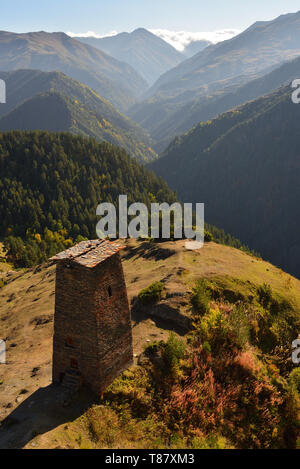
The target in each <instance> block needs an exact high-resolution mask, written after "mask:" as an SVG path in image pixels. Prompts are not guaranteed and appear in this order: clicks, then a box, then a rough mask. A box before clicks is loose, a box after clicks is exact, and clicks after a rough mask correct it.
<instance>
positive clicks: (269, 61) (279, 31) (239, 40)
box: [147, 12, 300, 96]
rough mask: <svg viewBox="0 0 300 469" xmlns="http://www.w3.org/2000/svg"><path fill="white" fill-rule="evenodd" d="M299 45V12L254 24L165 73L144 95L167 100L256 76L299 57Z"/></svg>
mask: <svg viewBox="0 0 300 469" xmlns="http://www.w3.org/2000/svg"><path fill="white" fill-rule="evenodd" d="M299 41H300V12H297V13H294V14H288V15H282V16H280V17H278V18H276V19H275V20H273V21H266V22H260V23H256V24H254V25H252V26H251V27H250V28H248V29H247V30H246V31H244V32H242V33H241V34H239V35H238V36H235V37H233V38H232V39H229V40H227V41H223V42H221V43H218V44H216V45H213V46H209V47H207V48H206V49H205V50H204V51H202V52H200V53H198V54H196V55H195V56H194V57H192V58H191V59H188V60H186V61H184V62H182V63H181V64H179V65H178V66H177V67H175V68H174V69H172V70H170V71H169V72H166V73H165V74H164V75H163V76H162V77H160V78H159V80H158V81H157V82H156V83H155V84H154V86H153V87H152V88H151V89H150V90H149V91H148V92H147V94H148V95H149V96H153V95H155V94H156V93H157V92H159V93H160V94H161V95H163V96H170V95H172V94H173V95H174V94H177V93H182V92H183V91H184V90H187V89H191V90H192V89H194V88H197V86H201V85H203V84H205V83H209V82H212V81H216V80H222V79H226V78H230V77H234V76H237V75H242V74H245V73H256V72H258V71H260V70H263V69H264V68H266V67H267V66H272V65H276V64H278V63H280V62H283V61H286V60H288V59H289V58H294V57H296V56H297V55H300V45H299Z"/></svg>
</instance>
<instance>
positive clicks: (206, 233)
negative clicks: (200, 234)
mask: <svg viewBox="0 0 300 469" xmlns="http://www.w3.org/2000/svg"><path fill="white" fill-rule="evenodd" d="M213 240H214V237H213V235H212V234H211V232H210V231H207V230H205V231H204V241H205V242H206V243H210V242H212V241H213Z"/></svg>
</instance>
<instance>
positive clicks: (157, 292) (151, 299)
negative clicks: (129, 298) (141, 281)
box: [138, 282, 165, 305]
mask: <svg viewBox="0 0 300 469" xmlns="http://www.w3.org/2000/svg"><path fill="white" fill-rule="evenodd" d="M164 289H165V286H164V284H163V283H162V282H154V283H152V284H151V285H150V286H149V287H147V288H144V289H143V290H141V291H140V293H139V294H138V299H139V301H140V302H141V303H142V304H144V305H147V304H151V303H156V302H158V301H159V300H161V298H162V295H163V291H164Z"/></svg>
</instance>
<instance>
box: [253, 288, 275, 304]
mask: <svg viewBox="0 0 300 469" xmlns="http://www.w3.org/2000/svg"><path fill="white" fill-rule="evenodd" d="M257 294H258V299H259V302H260V304H261V305H262V306H263V307H264V308H265V309H266V308H268V307H269V306H270V304H271V303H272V300H273V294H272V288H271V287H270V285H267V284H266V283H264V284H263V285H261V286H260V287H258V289H257Z"/></svg>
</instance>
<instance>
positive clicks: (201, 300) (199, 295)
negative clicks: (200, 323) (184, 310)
mask: <svg viewBox="0 0 300 469" xmlns="http://www.w3.org/2000/svg"><path fill="white" fill-rule="evenodd" d="M210 300H211V295H210V292H209V291H208V288H207V285H206V282H205V280H203V279H202V280H199V282H197V284H196V286H195V288H193V293H192V298H191V303H192V306H193V309H194V312H195V313H197V314H200V315H202V316H203V315H204V314H206V313H207V312H208V311H209V305H210Z"/></svg>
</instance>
